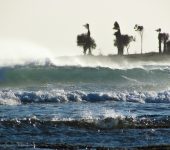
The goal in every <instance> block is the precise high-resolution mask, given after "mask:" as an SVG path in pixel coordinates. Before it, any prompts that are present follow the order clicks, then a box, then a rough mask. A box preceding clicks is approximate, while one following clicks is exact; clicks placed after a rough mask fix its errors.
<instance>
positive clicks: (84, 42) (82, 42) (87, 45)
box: [77, 23, 96, 55]
mask: <svg viewBox="0 0 170 150" xmlns="http://www.w3.org/2000/svg"><path fill="white" fill-rule="evenodd" d="M84 27H85V28H86V29H87V33H86V34H84V33H83V34H80V35H78V36H77V45H78V46H80V47H83V53H84V55H86V52H87V50H89V52H88V54H89V55H92V51H91V50H92V49H95V48H96V43H95V40H94V39H93V38H92V37H91V36H90V27H89V24H88V23H87V24H85V25H84Z"/></svg>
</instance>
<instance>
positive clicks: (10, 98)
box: [0, 90, 170, 105]
mask: <svg viewBox="0 0 170 150" xmlns="http://www.w3.org/2000/svg"><path fill="white" fill-rule="evenodd" d="M105 101H118V102H132V103H170V91H164V92H137V91H134V92H107V93H101V92H89V93H88V92H83V91H73V92H71V91H70V92H66V91H64V90H63V91H62V90H52V91H12V90H9V91H7V90H5V91H0V104H1V105H19V104H28V103H65V102H105Z"/></svg>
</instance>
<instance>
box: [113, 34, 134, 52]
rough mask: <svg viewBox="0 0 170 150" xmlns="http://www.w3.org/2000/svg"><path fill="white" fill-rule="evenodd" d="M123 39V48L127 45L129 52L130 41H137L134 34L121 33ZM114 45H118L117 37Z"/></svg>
mask: <svg viewBox="0 0 170 150" xmlns="http://www.w3.org/2000/svg"><path fill="white" fill-rule="evenodd" d="M121 39H122V46H123V49H124V48H125V47H126V50H127V54H129V48H130V43H131V42H132V41H135V38H134V37H133V36H129V35H128V34H125V35H121ZM114 46H116V47H118V41H117V39H115V40H114Z"/></svg>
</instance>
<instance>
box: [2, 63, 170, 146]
mask: <svg viewBox="0 0 170 150" xmlns="http://www.w3.org/2000/svg"><path fill="white" fill-rule="evenodd" d="M169 87H170V66H168V65H161V66H160V65H143V66H141V67H133V68H120V69H119V68H109V67H102V66H100V67H94V66H93V67H89V66H88V67H85V66H83V67H82V66H55V65H49V64H48V65H33V64H31V65H21V66H12V67H10V66H6V67H3V66H2V67H1V68H0V148H1V149H5V148H7V149H10V148H11V149H12V148H13V149H18V148H21V149H24V148H25V149H33V148H37V149H38V148H58V147H59V146H61V147H64V146H66V145H71V146H72V148H73V147H74V148H77V149H78V148H82V149H83V148H84V149H85V148H93V149H95V148H102V147H107V148H135V147H139V148H140V147H149V146H167V145H170V89H169Z"/></svg>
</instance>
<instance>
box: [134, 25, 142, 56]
mask: <svg viewBox="0 0 170 150" xmlns="http://www.w3.org/2000/svg"><path fill="white" fill-rule="evenodd" d="M134 29H135V31H138V32H139V34H140V37H141V54H142V50H143V30H144V27H143V26H139V25H137V24H136V25H135V27H134Z"/></svg>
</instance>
